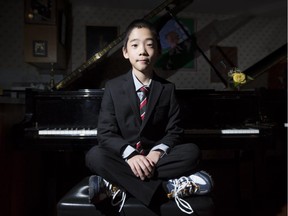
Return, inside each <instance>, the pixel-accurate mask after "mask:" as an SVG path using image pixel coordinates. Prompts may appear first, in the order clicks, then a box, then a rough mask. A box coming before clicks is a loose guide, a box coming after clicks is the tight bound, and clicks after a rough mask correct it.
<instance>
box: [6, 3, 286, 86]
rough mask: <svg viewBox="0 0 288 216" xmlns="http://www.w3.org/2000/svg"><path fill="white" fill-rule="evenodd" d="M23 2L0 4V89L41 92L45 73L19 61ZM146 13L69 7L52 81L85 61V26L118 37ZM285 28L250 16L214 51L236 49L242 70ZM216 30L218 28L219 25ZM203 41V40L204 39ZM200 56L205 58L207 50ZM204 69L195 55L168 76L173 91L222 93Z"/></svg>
mask: <svg viewBox="0 0 288 216" xmlns="http://www.w3.org/2000/svg"><path fill="white" fill-rule="evenodd" d="M23 2H24V1H19V0H10V1H1V2H0V23H1V24H0V47H1V52H0V88H3V89H10V88H15V87H21V86H25V87H27V86H35V87H39V88H43V85H44V86H45V85H46V84H47V83H49V80H50V76H49V70H43V69H42V70H41V69H37V68H36V67H35V66H33V65H30V64H27V63H25V62H24V51H23V47H24V46H23V43H24V42H23V34H24V17H23V15H24V3H23ZM148 12H149V11H144V10H131V9H129V10H124V9H113V8H112V9H106V8H93V7H85V6H77V7H72V16H73V32H72V55H71V57H70V60H69V63H68V68H67V71H58V72H57V75H56V76H55V80H56V82H57V81H58V80H61V79H62V77H63V75H65V74H66V73H69V72H71V71H73V70H75V69H76V68H77V67H78V66H80V65H81V64H82V63H83V62H85V59H86V54H85V49H86V47H85V26H86V25H95V26H117V27H118V28H119V33H122V32H123V31H124V29H125V27H126V25H127V24H128V23H129V22H130V21H132V20H133V19H136V18H141V17H143V16H144V15H145V14H147V13H148ZM178 17H185V18H191V19H194V20H195V23H196V29H197V31H200V30H201V29H203V28H204V27H205V26H206V25H208V24H209V23H211V22H212V21H213V20H216V19H217V20H220V21H222V20H226V19H228V20H229V19H232V18H233V17H232V16H230V17H228V16H224V15H223V16H221V15H215V14H194V13H189V12H187V11H185V10H184V11H182V12H181V13H180V14H178ZM286 25H287V23H286V17H285V16H280V17H278V16H273V17H264V16H263V17H255V18H254V19H252V20H250V21H249V22H248V23H247V24H246V25H244V26H242V27H241V28H239V29H238V30H236V31H234V32H233V34H231V35H229V36H228V37H226V38H225V39H224V40H222V41H220V42H219V43H218V45H219V46H231V47H233V46H234V47H235V46H237V50H238V66H239V67H240V68H241V69H243V70H245V69H246V68H248V67H250V66H251V65H252V64H254V63H255V62H257V61H259V60H260V59H262V58H263V57H265V56H266V55H268V54H269V53H271V52H272V51H274V50H275V49H277V48H279V47H280V46H281V45H283V44H285V43H286V40H287V38H286V31H287V26H286ZM220 28H221V25H220ZM208 37H209V35H208ZM205 54H206V55H207V56H208V57H209V58H210V53H209V51H206V50H205ZM210 71H211V69H210V66H209V64H207V62H206V60H205V59H204V58H203V57H202V56H199V57H198V58H197V59H196V68H195V69H193V70H180V71H178V72H177V73H175V74H173V75H172V76H170V77H169V80H170V81H172V82H174V83H175V84H176V86H177V88H183V89H220V90H222V89H223V85H222V84H221V83H211V82H210Z"/></svg>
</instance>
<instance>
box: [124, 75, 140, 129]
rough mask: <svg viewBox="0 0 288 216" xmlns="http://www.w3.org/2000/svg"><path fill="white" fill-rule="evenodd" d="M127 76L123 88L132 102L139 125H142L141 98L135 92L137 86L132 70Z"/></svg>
mask: <svg viewBox="0 0 288 216" xmlns="http://www.w3.org/2000/svg"><path fill="white" fill-rule="evenodd" d="M125 78H126V79H125V81H124V83H123V89H124V90H125V92H126V95H127V97H128V100H129V102H130V106H131V109H132V110H133V113H134V115H135V117H136V119H137V120H138V123H139V125H141V119H140V112H139V105H138V103H139V100H138V97H137V94H136V92H135V86H134V82H133V78H132V75H131V71H130V72H128V73H127V76H126V77H125Z"/></svg>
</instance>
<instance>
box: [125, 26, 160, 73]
mask: <svg viewBox="0 0 288 216" xmlns="http://www.w3.org/2000/svg"><path fill="white" fill-rule="evenodd" d="M158 54H159V51H158V47H157V41H156V39H155V37H154V36H153V34H152V32H151V31H150V30H149V29H147V28H134V29H133V30H132V31H131V33H130V35H129V38H128V42H127V47H126V48H125V47H124V48H123V55H124V57H125V58H126V59H129V61H130V63H131V65H132V69H133V71H135V72H137V71H138V72H141V73H145V74H147V75H148V74H150V73H151V72H152V71H153V67H154V64H155V62H156V60H157V57H158Z"/></svg>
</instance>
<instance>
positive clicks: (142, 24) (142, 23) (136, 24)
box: [123, 19, 161, 52]
mask: <svg viewBox="0 0 288 216" xmlns="http://www.w3.org/2000/svg"><path fill="white" fill-rule="evenodd" d="M135 28H147V29H149V30H150V31H151V32H152V34H153V36H154V38H155V39H156V41H157V47H158V50H159V52H161V43H160V39H159V35H158V31H157V29H156V28H155V27H154V26H153V25H152V23H150V22H149V21H147V20H144V19H137V20H134V21H132V22H131V23H130V24H129V25H128V27H127V28H126V31H125V37H124V41H123V47H124V48H125V49H126V47H127V43H128V39H129V36H130V34H131V32H132V31H133V29H135Z"/></svg>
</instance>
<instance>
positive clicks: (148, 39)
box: [129, 38, 154, 43]
mask: <svg viewBox="0 0 288 216" xmlns="http://www.w3.org/2000/svg"><path fill="white" fill-rule="evenodd" d="M139 40H140V39H137V38H135V39H131V40H129V42H130V43H131V42H137V41H139ZM145 41H154V39H153V38H146V39H145Z"/></svg>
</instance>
